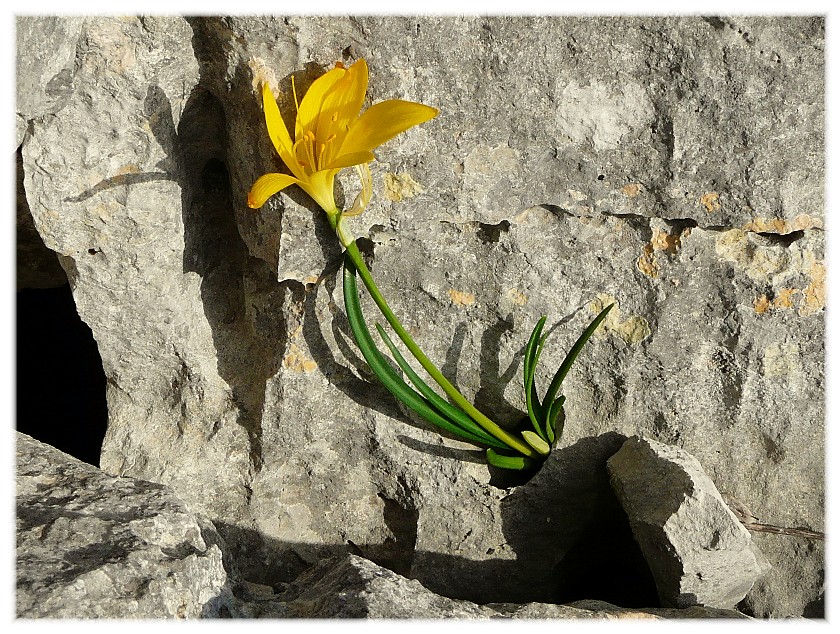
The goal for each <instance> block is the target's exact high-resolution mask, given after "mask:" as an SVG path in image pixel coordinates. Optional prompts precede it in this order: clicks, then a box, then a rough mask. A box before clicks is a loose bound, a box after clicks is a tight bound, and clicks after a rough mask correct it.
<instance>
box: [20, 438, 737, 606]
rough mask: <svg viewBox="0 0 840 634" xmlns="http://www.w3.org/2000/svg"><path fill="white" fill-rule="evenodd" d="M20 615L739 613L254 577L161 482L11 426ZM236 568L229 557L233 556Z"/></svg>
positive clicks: (388, 575) (340, 571)
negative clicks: (119, 472)
mask: <svg viewBox="0 0 840 634" xmlns="http://www.w3.org/2000/svg"><path fill="white" fill-rule="evenodd" d="M17 461H18V465H17V473H18V477H17V504H18V508H17V579H18V585H17V616H18V617H19V618H33V617H46V618H90V617H100V618H111V619H114V618H142V619H149V618H161V617H177V618H196V617H201V618H219V617H236V618H389V619H394V618H415V619H420V618H422V619H433V618H461V619H486V618H532V619H533V618H600V619H615V618H701V617H703V618H717V617H725V618H742V617H743V615H741V614H740V613H738V612H736V611H732V610H714V609H707V608H702V607H698V606H694V607H692V608H689V609H683V610H673V609H671V610H669V609H657V608H644V609H632V608H621V607H618V606H615V605H612V604H609V603H606V602H603V601H578V602H575V603H573V604H571V605H553V604H547V603H528V604H515V603H499V604H489V605H484V606H482V605H477V604H475V603H471V602H469V601H460V600H457V599H450V598H447V597H444V596H440V595H437V594H435V593H434V592H431V591H430V590H428V589H426V588H425V587H424V586H423V585H422V584H420V582H418V581H416V580H413V579H407V578H405V577H404V576H402V575H399V574H397V573H395V572H393V571H392V570H389V569H387V568H383V567H381V566H378V565H377V564H375V563H373V562H372V561H369V560H367V559H365V558H363V557H359V556H356V555H343V556H339V557H333V558H329V559H324V560H322V561H320V562H319V563H318V564H316V565H315V566H313V567H311V568H310V569H308V570H306V571H305V572H304V573H302V574H301V575H300V576H299V577H298V578H297V579H295V580H294V581H293V582H292V583H289V584H282V585H281V589H280V590H279V591H275V589H273V588H271V587H269V586H264V585H262V586H261V585H259V584H254V583H250V582H248V581H245V580H243V579H241V578H239V575H238V574H236V572H234V575H233V577H232V578H229V576H228V572H227V570H226V569H225V568H224V567H223V565H222V563H223V562H227V563H231V562H232V559H231V558H230V557H229V556H228V555H229V553H228V552H227V551H226V544H225V543H224V541H223V540H222V539H221V538H220V537H219V535H218V534H217V533H216V531H215V528H214V527H213V525H212V524H211V523H210V522H209V521H207V520H206V519H203V518H201V517H197V516H193V515H190V514H189V513H187V512H186V511H185V510H184V508H183V506H182V505H181V503H180V502H179V501H178V500H177V499H176V498H175V497H174V495H173V494H172V492H171V491H170V490H169V489H168V487H166V486H163V485H157V484H152V483H150V482H143V481H140V480H134V479H131V478H116V477H113V476H108V475H106V474H104V473H102V472H101V471H99V470H98V469H96V468H95V467H91V466H90V465H87V464H84V463H81V462H79V461H78V460H75V459H74V458H71V457H70V456H68V455H66V454H64V453H62V452H60V451H58V450H56V449H53V448H52V447H50V446H48V445H44V444H43V443H40V442H38V441H36V440H33V439H32V438H30V437H29V436H26V435H25V434H18V435H17ZM234 567H235V565H234Z"/></svg>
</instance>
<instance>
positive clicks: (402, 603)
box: [233, 555, 746, 619]
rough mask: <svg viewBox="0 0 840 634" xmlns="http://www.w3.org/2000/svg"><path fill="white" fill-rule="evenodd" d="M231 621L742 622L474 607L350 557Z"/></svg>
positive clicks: (591, 604)
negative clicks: (337, 619) (315, 619)
mask: <svg viewBox="0 0 840 634" xmlns="http://www.w3.org/2000/svg"><path fill="white" fill-rule="evenodd" d="M233 615H234V616H238V617H245V618H301V617H303V618H380V619H444V618H445V619H451V618H457V619H488V618H513V619H626V618H632V619H639V618H647V619H659V618H667V619H684V618H730V619H731V618H746V617H744V615H743V614H741V613H739V612H737V611H735V610H719V609H712V608H704V607H699V606H694V607H692V608H688V609H663V608H645V609H632V608H621V607H618V606H615V605H612V604H609V603H607V602H605V601H577V602H575V603H572V604H570V605H553V604H548V603H528V604H524V605H517V604H513V603H495V604H488V605H477V604H475V603H471V602H469V601H458V600H454V599H448V598H446V597H442V596H439V595H436V594H434V593H433V592H430V591H429V590H427V589H426V588H425V587H423V585H422V584H420V583H419V582H417V581H416V580H413V579H406V578H405V577H403V576H401V575H398V574H396V573H395V572H393V571H391V570H388V569H387V568H382V567H380V566H377V565H376V564H374V563H373V562H371V561H368V560H367V559H364V558H362V557H357V556H355V555H346V556H344V557H337V558H333V559H326V560H323V561H322V562H320V563H319V564H317V565H316V566H314V567H313V568H312V569H310V570H308V571H307V572H305V573H304V574H302V575H301V576H300V577H299V578H298V579H296V580H295V581H294V582H293V583H292V584H289V586H288V587H287V588H285V589H284V590H283V591H282V592H280V593H277V594H276V595H273V596H264V597H263V598H262V599H261V600H259V601H254V600H251V601H243V602H242V603H241V604H240V605H239V606H238V607H237V608H235V610H234V613H233Z"/></svg>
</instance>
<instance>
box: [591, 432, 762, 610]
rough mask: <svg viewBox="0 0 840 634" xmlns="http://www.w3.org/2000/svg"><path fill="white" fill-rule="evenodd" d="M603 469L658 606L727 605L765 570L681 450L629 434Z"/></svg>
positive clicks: (740, 529) (707, 480) (695, 464)
mask: <svg viewBox="0 0 840 634" xmlns="http://www.w3.org/2000/svg"><path fill="white" fill-rule="evenodd" d="M607 469H608V470H609V473H610V482H611V483H612V487H613V489H614V490H615V493H616V495H617V497H618V499H619V501H620V502H621V505H622V507H623V508H624V510H625V512H626V513H627V516H628V518H629V520H630V527H631V528H632V529H633V535H634V536H635V537H636V541H637V542H638V543H639V545H640V546H641V548H642V553H644V556H645V559H646V560H647V562H648V564H649V565H650V569H651V571H652V572H653V577H654V579H655V580H656V587H657V589H658V590H659V598H660V599H661V601H662V605H664V606H667V607H678V608H685V607H690V606H693V605H702V606H707V607H714V608H732V607H734V606H735V605H736V604H737V603H738V602H740V601H741V600H742V599H743V598H744V597H745V596H746V595H747V593H748V592H749V591H750V589H751V588H752V587H753V584H754V583H755V582H756V580H757V579H758V578H759V577H760V576H762V575H763V574H764V573H765V572H767V570H768V569H769V566H766V565H765V564H764V559H763V557H762V556H761V555H760V554H758V553H757V552H756V550H755V548H754V546H753V544H752V539H751V537H750V533H749V531H747V529H746V528H744V526H743V525H742V524H741V522H739V521H738V518H737V517H736V516H735V514H734V513H733V512H732V511H731V510H730V509H729V507H728V506H727V504H726V502H724V500H723V498H722V497H721V495H720V493H718V490H717V488H716V487H715V485H714V483H713V482H712V480H711V479H710V478H709V476H708V475H706V473H705V471H703V468H702V467H701V466H700V463H699V462H698V461H697V459H696V458H694V457H693V456H692V455H690V454H689V453H688V452H687V451H685V450H683V449H680V448H679V447H674V446H673V445H666V444H663V443H659V442H656V441H654V440H650V439H649V438H643V437H642V438H640V437H633V438H630V439H628V440H627V441H626V442H625V443H624V444H623V445H622V446H621V449H620V450H619V451H618V452H617V453H616V454H615V455H614V456H612V457H611V458H610V459H609V460H608V461H607Z"/></svg>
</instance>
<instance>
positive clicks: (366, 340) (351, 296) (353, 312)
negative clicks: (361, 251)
mask: <svg viewBox="0 0 840 634" xmlns="http://www.w3.org/2000/svg"><path fill="white" fill-rule="evenodd" d="M344 304H345V307H346V308H347V321H349V322H350V328H351V330H352V331H353V337H354V338H355V339H356V344H357V345H358V346H359V350H360V351H361V353H362V356H363V357H364V358H365V361H367V364H368V365H369V366H370V369H371V370H373V373H374V374H376V376H377V377H378V378H379V380H380V381H381V382H382V385H384V386H385V387H386V388H387V390H388V391H389V392H390V393H391V394H393V395H394V396H395V397H396V398H397V399H398V400H399V401H400V402H401V403H404V404H405V405H406V406H407V407H409V408H410V409H411V410H413V411H414V412H416V413H417V414H418V415H419V416H420V417H421V418H423V420H425V421H427V422H429V423H431V424H432V425H435V426H437V427H440V428H441V429H445V430H446V431H448V432H449V433H450V434H453V435H455V436H458V437H460V438H463V439H465V440H467V441H469V442H472V443H475V444H478V445H484V444H487V443H486V442H485V441H484V440H483V439H482V438H479V437H478V436H476V435H474V434H472V433H470V432H468V431H465V430H463V429H461V428H460V427H458V426H457V425H455V424H453V423H452V422H451V421H449V420H447V419H446V418H444V417H443V416H441V415H440V414H439V413H438V412H437V411H435V409H434V408H433V407H432V406H431V404H430V403H429V402H428V401H427V400H426V399H424V398H423V397H422V396H421V395H420V394H418V393H417V392H415V391H414V390H413V389H411V388H410V387H409V386H408V384H406V382H405V381H403V379H402V377H400V376H399V375H398V374H397V373H396V372H395V371H394V369H393V368H392V367H391V366H390V365H389V364H388V362H387V361H386V359H385V357H384V356H382V353H381V352H379V349H378V348H377V347H376V344H375V343H374V342H373V337H371V335H370V331H369V330H368V328H367V324H365V320H364V315H363V314H362V307H361V304H360V303H359V292H358V287H357V285H356V268H355V266H354V265H353V263H352V262H351V261H350V260H349V259H345V262H344Z"/></svg>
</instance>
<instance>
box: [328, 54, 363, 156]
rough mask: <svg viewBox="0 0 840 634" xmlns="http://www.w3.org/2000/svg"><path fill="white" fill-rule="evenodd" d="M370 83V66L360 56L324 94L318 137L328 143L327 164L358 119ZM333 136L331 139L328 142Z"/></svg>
mask: <svg viewBox="0 0 840 634" xmlns="http://www.w3.org/2000/svg"><path fill="white" fill-rule="evenodd" d="M367 85H368V67H367V62H365V60H364V59H360V60H359V61H357V62H356V63H355V64H353V65H352V66H351V67H350V68H348V69H347V73H346V74H345V75H344V77H343V78H342V79H341V80H340V81H339V82H337V83H336V84H335V86H334V87H333V88H332V89H331V90H330V91H329V92H328V93H327V94H326V95H325V97H324V103H323V106H322V108H321V113H320V114H319V115H318V129H317V136H318V142H319V143H325V142H326V148H327V150H326V155H325V157H324V164H327V165H328V164H330V163H331V162H332V159H333V158H334V157H335V155H336V153H337V151H338V150H339V148H340V147H341V143H342V142H343V141H344V136H345V135H346V134H347V129H348V128H349V127H350V124H351V123H352V122H353V121H355V120H356V119H358V117H359V111H360V110H361V109H362V104H363V103H364V101H365V93H366V92H367ZM328 139H332V141H331V142H327V141H328Z"/></svg>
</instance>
